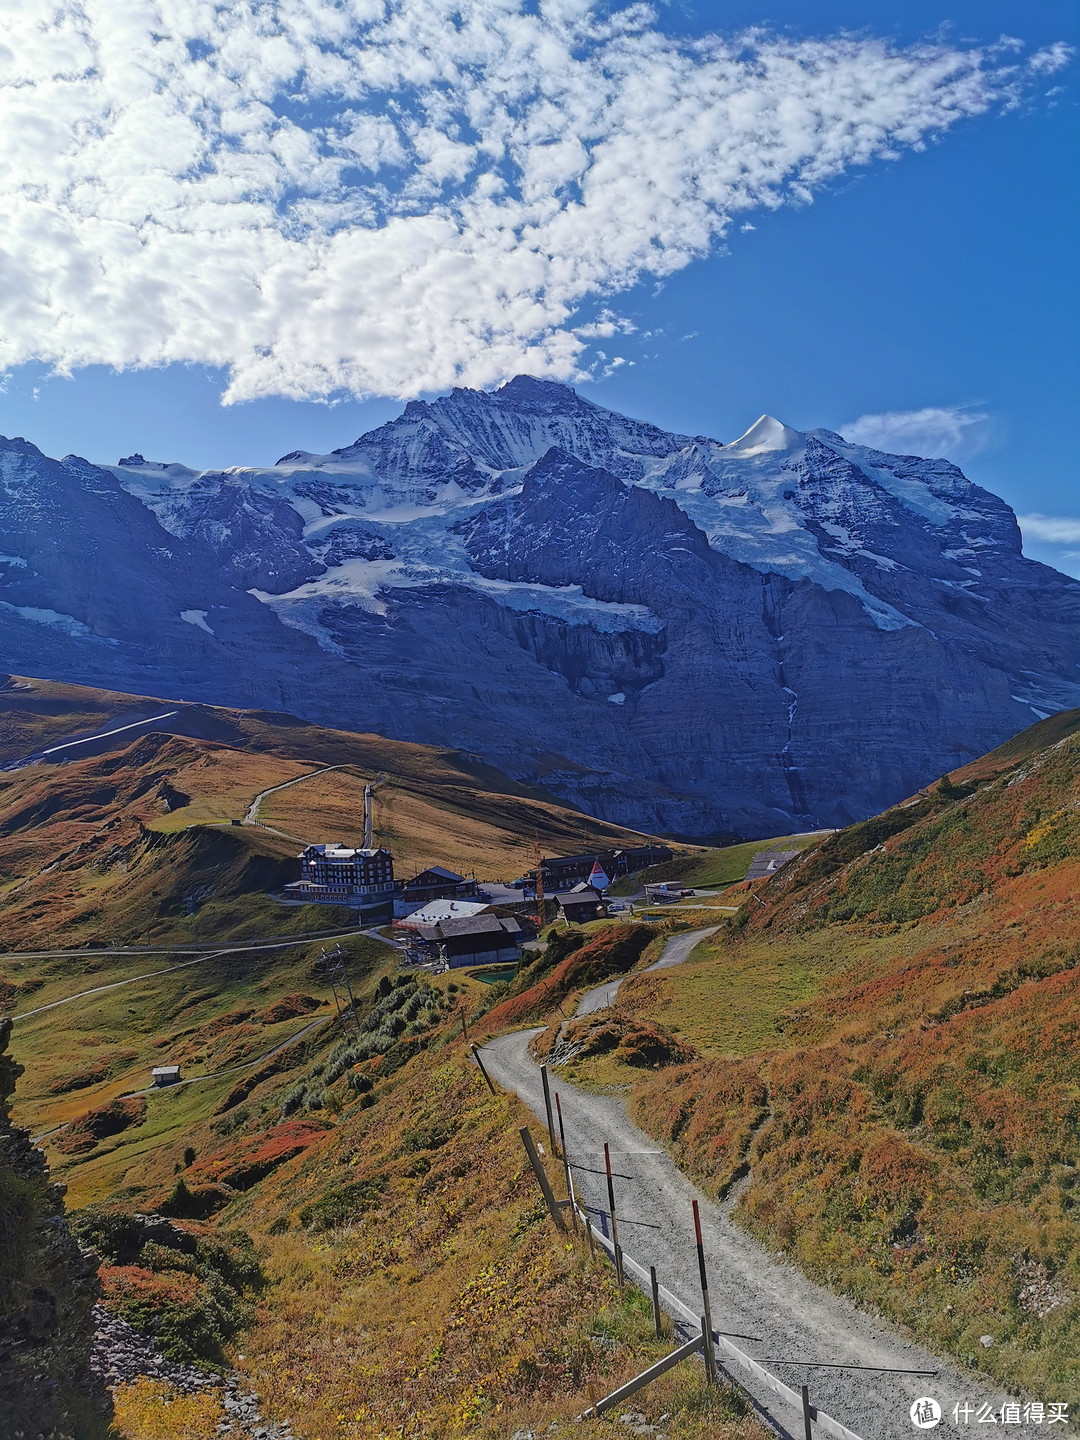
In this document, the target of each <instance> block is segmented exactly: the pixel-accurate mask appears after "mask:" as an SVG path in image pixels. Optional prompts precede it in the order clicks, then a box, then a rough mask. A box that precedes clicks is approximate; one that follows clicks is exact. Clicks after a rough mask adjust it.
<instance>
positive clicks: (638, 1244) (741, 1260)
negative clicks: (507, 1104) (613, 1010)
mask: <svg viewBox="0 0 1080 1440" xmlns="http://www.w3.org/2000/svg"><path fill="white" fill-rule="evenodd" d="M708 933H711V932H708V931H702V932H695V933H694V934H692V935H682V936H678V937H676V939H675V940H673V941H672V942H671V943H670V944H669V946H668V948H667V950H666V951H665V953H664V956H663V957H662V960H661V962H660V964H661V965H671V964H679V963H681V961H682V960H685V959H686V958H687V956H688V955H689V953H690V951H691V950H692V949H693V947H694V945H695V944H697V943H698V941H700V939H701V938H702V936H703V935H704V934H708ZM654 968H655V967H654ZM610 992H611V983H610V982H609V983H608V984H607V985H602V986H598V987H597V989H596V990H594V991H591V992H589V993H588V994H587V995H586V996H584V997H583V1000H582V1002H581V1005H580V1006H579V1013H586V1014H587V1013H590V1012H591V1011H593V1010H596V1009H601V1008H603V1007H604V1005H606V1004H610V999H608V998H607V996H608V995H609V993H610ZM539 1033H540V1032H539V1031H538V1030H529V1031H523V1032H521V1031H519V1032H518V1033H516V1034H513V1035H504V1036H501V1037H499V1038H498V1039H496V1040H492V1041H490V1042H489V1043H488V1044H487V1045H486V1046H485V1047H484V1049H483V1058H484V1063H485V1065H486V1066H487V1068H488V1070H489V1071H490V1073H491V1075H492V1076H493V1078H494V1079H495V1080H497V1081H498V1082H499V1083H500V1084H501V1085H503V1086H504V1087H505V1088H506V1089H508V1090H513V1091H514V1092H515V1093H516V1094H517V1095H518V1096H520V1098H521V1099H522V1100H523V1101H524V1103H525V1104H526V1105H527V1106H528V1107H529V1109H530V1110H532V1112H533V1114H534V1115H536V1116H537V1117H539V1118H541V1120H542V1117H543V1115H544V1100H543V1090H542V1084H541V1079H540V1068H539V1066H538V1065H537V1064H536V1063H535V1061H534V1060H533V1059H532V1057H531V1056H530V1055H529V1052H528V1047H529V1042H530V1040H531V1039H532V1038H533V1036H534V1035H536V1034H539ZM552 1078H553V1080H554V1086H555V1088H556V1089H557V1090H558V1091H559V1092H560V1095H561V1102H562V1109H563V1116H564V1119H565V1123H566V1136H567V1148H568V1152H569V1156H570V1160H571V1163H572V1166H573V1171H574V1183H575V1186H576V1187H577V1190H578V1196H579V1200H580V1202H581V1203H583V1204H584V1205H587V1206H588V1208H589V1209H590V1210H591V1212H592V1214H593V1219H594V1223H596V1224H597V1225H598V1226H599V1225H600V1224H601V1223H603V1224H604V1225H605V1226H606V1220H605V1221H604V1222H601V1220H600V1215H601V1212H605V1211H606V1208H607V1198H606V1188H605V1182H604V1180H603V1179H602V1173H603V1168H604V1158H603V1152H604V1142H605V1141H606V1142H608V1143H609V1145H610V1147H611V1152H612V1163H613V1166H614V1169H615V1171H616V1175H617V1178H616V1180H615V1206H616V1216H617V1218H618V1222H619V1227H620V1228H619V1241H620V1244H621V1245H622V1248H623V1250H624V1251H625V1252H627V1253H628V1254H630V1255H632V1256H633V1257H634V1258H635V1259H636V1260H637V1261H639V1262H640V1263H641V1264H642V1265H645V1266H649V1265H655V1266H656V1269H657V1272H658V1275H659V1278H660V1282H661V1284H663V1285H665V1286H666V1287H667V1288H668V1290H670V1291H671V1292H673V1294H674V1295H675V1296H676V1297H678V1299H679V1300H681V1301H682V1302H683V1303H684V1305H687V1306H689V1307H690V1309H691V1312H692V1313H694V1314H697V1313H699V1312H700V1290H699V1285H698V1272H697V1258H696V1252H695V1248H694V1232H693V1220H692V1210H691V1204H692V1201H693V1200H694V1199H695V1198H696V1199H697V1201H698V1203H699V1206H700V1209H701V1219H702V1228H703V1233H704V1241H705V1253H706V1259H707V1265H708V1273H709V1289H710V1295H711V1297H712V1316H713V1325H714V1328H715V1329H717V1330H719V1331H723V1332H729V1333H737V1334H740V1335H743V1336H755V1337H758V1338H757V1339H756V1340H753V1341H751V1340H746V1339H742V1340H739V1341H738V1342H737V1343H738V1345H739V1347H740V1348H741V1349H742V1350H743V1351H744V1352H745V1353H746V1354H748V1355H749V1356H750V1357H751V1358H752V1359H754V1360H756V1361H758V1362H759V1363H760V1364H763V1365H766V1367H767V1368H768V1369H769V1370H770V1371H771V1372H772V1373H773V1374H774V1375H777V1376H778V1377H779V1378H780V1379H781V1380H782V1381H784V1382H785V1384H787V1385H788V1386H791V1387H793V1388H794V1389H795V1390H796V1391H797V1390H798V1389H799V1386H800V1385H803V1384H806V1385H809V1387H810V1396H811V1400H812V1402H813V1403H814V1405H816V1406H818V1407H819V1408H820V1409H821V1410H823V1411H825V1412H826V1413H827V1414H829V1415H831V1416H832V1417H833V1418H834V1419H836V1420H838V1421H840V1422H841V1424H843V1425H846V1426H848V1427H849V1428H850V1429H851V1430H852V1431H854V1432H855V1433H856V1434H857V1435H859V1436H861V1437H863V1440H901V1437H909V1440H910V1437H913V1436H915V1435H917V1434H918V1433H919V1430H918V1429H917V1428H916V1427H915V1425H914V1424H913V1423H912V1420H911V1418H910V1408H911V1405H912V1402H913V1401H914V1400H915V1399H917V1398H920V1397H922V1396H931V1397H933V1398H935V1399H936V1400H937V1401H938V1403H939V1404H940V1406H941V1410H942V1419H941V1423H940V1425H939V1426H938V1427H936V1430H935V1434H936V1435H938V1436H941V1435H948V1436H957V1437H959V1436H962V1435H963V1436H969V1437H970V1435H971V1433H972V1429H973V1426H969V1425H967V1424H964V1423H961V1424H960V1425H959V1426H957V1425H956V1424H954V1422H953V1419H952V1412H953V1407H954V1405H956V1404H957V1403H958V1402H959V1403H960V1404H963V1403H964V1402H968V1403H970V1404H971V1405H974V1406H978V1405H981V1404H983V1403H984V1402H989V1403H990V1405H991V1406H992V1408H993V1409H994V1410H996V1411H997V1412H998V1413H999V1414H1000V1407H1001V1404H1002V1402H1003V1400H1004V1398H1005V1397H1004V1396H1002V1395H998V1394H997V1393H995V1392H994V1391H993V1390H992V1389H991V1388H989V1386H988V1385H987V1383H986V1382H985V1381H983V1380H981V1379H979V1378H978V1377H976V1376H974V1375H970V1374H965V1373H961V1372H960V1371H959V1370H957V1369H956V1368H955V1367H953V1366H951V1365H949V1364H947V1363H946V1362H944V1361H942V1360H940V1359H939V1358H938V1357H936V1356H934V1355H932V1354H930V1352H929V1351H927V1350H925V1349H923V1348H922V1347H921V1346H919V1345H917V1344H915V1343H914V1342H912V1341H910V1340H908V1339H906V1338H905V1337H904V1336H903V1335H901V1334H900V1332H899V1331H898V1330H896V1329H894V1328H892V1327H891V1326H889V1325H888V1324H887V1323H885V1322H883V1321H880V1320H875V1319H874V1318H872V1317H871V1316H870V1315H868V1314H865V1313H863V1312H862V1311H859V1310H857V1309H856V1308H855V1306H854V1305H852V1304H850V1303H849V1302H848V1301H846V1300H844V1299H843V1298H841V1297H839V1296H837V1295H833V1294H831V1293H830V1292H829V1291H827V1290H824V1289H822V1288H821V1287H820V1286H818V1285H815V1284H814V1283H813V1282H811V1281H810V1280H808V1279H806V1277H805V1276H803V1275H802V1274H801V1273H800V1272H799V1271H798V1270H796V1269H795V1268H794V1266H792V1265H789V1264H787V1263H785V1262H784V1261H782V1260H780V1259H778V1258H777V1257H776V1256H775V1255H773V1254H771V1253H769V1252H768V1251H767V1250H765V1249H764V1248H763V1247H762V1246H760V1245H759V1244H757V1242H756V1241H754V1240H753V1239H751V1237H750V1236H749V1235H748V1234H746V1232H745V1231H743V1230H740V1229H739V1228H738V1227H737V1226H736V1225H735V1224H734V1223H733V1222H732V1220H731V1215H730V1210H731V1206H732V1203H733V1202H732V1201H730V1200H729V1201H727V1202H725V1203H723V1204H720V1205H718V1204H715V1203H714V1202H713V1201H711V1200H709V1199H708V1198H707V1197H706V1196H705V1195H704V1194H703V1193H702V1192H701V1191H699V1190H698V1189H696V1187H695V1186H694V1185H693V1184H692V1183H691V1182H690V1181H689V1180H688V1179H687V1178H686V1176H685V1175H683V1174H682V1172H681V1171H680V1170H679V1169H678V1168H677V1167H676V1166H675V1164H674V1163H673V1162H672V1160H671V1158H670V1157H669V1156H668V1154H667V1153H666V1151H663V1150H661V1149H659V1148H658V1146H657V1143H656V1141H654V1140H653V1139H651V1137H649V1136H648V1135H646V1134H644V1133H643V1132H642V1131H641V1130H639V1129H638V1128H637V1127H636V1126H635V1125H633V1124H631V1122H630V1121H629V1120H628V1119H627V1116H626V1110H625V1107H624V1105H623V1102H622V1101H621V1100H620V1099H618V1098H617V1097H615V1096H600V1095H593V1094H589V1093H588V1092H586V1091H584V1090H581V1089H578V1088H576V1087H574V1086H571V1085H568V1084H567V1083H566V1082H565V1080H563V1079H562V1077H558V1078H556V1072H552ZM795 1361H800V1362H810V1363H803V1364H795V1363H793V1362H795ZM841 1366H850V1367H855V1366H864V1367H881V1368H880V1369H872V1368H867V1369H861V1370H860V1369H854V1368H850V1369H845V1368H829V1367H841ZM731 1370H732V1374H733V1375H735V1376H736V1378H738V1379H739V1381H740V1383H742V1384H745V1386H746V1388H747V1389H748V1390H749V1391H750V1392H751V1394H753V1395H754V1398H755V1399H756V1400H757V1401H758V1402H759V1403H760V1404H762V1405H763V1406H764V1407H765V1408H766V1409H768V1410H769V1412H770V1413H771V1414H772V1415H774V1416H776V1417H777V1418H778V1419H779V1420H780V1421H781V1422H782V1423H783V1424H784V1425H785V1426H786V1427H788V1428H789V1429H790V1430H792V1431H794V1432H797V1433H798V1434H799V1436H800V1437H801V1435H802V1418H801V1415H797V1414H796V1413H795V1412H794V1411H792V1410H790V1409H787V1408H786V1407H785V1406H783V1405H782V1404H781V1402H779V1401H778V1400H777V1398H776V1397H775V1396H772V1395H770V1394H769V1392H768V1391H767V1390H766V1389H764V1388H763V1387H762V1386H761V1384H760V1383H759V1382H758V1381H756V1380H755V1379H753V1377H748V1376H747V1374H746V1373H743V1372H741V1371H740V1370H739V1369H738V1368H737V1367H736V1366H735V1365H734V1364H732V1366H731ZM890 1370H891V1371H904V1370H907V1371H923V1372H926V1371H932V1372H936V1374H935V1375H934V1376H933V1377H932V1378H926V1377H922V1376H919V1375H913V1374H898V1373H888V1372H889V1371H890ZM1045 1398H1046V1399H1054V1398H1057V1397H1052V1396H1047V1397H1045ZM1010 1433H1011V1434H1013V1435H1023V1436H1025V1437H1028V1436H1034V1435H1036V1434H1038V1433H1041V1429H1036V1428H1035V1427H1029V1426H1025V1425H1017V1426H1015V1427H1014V1428H1013V1427H1011V1428H1010ZM819 1434H823V1431H821V1429H820V1427H819V1426H818V1425H816V1424H815V1426H814V1435H815V1437H817V1436H818V1435H819Z"/></svg>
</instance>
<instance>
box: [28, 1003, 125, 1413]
mask: <svg viewBox="0 0 1080 1440" xmlns="http://www.w3.org/2000/svg"><path fill="white" fill-rule="evenodd" d="M10 1034H11V1021H10V1020H0V1238H2V1243H0V1435H3V1436H4V1437H5V1440H8V1437H10V1440H19V1437H26V1440H32V1437H38V1436H44V1437H45V1440H105V1437H106V1435H107V1434H108V1431H109V1422H110V1418H111V1415H112V1405H111V1402H110V1400H109V1396H108V1392H107V1391H106V1389H105V1387H104V1385H103V1384H102V1382H101V1380H100V1378H99V1377H97V1376H96V1375H95V1374H94V1373H93V1372H92V1369H91V1351H92V1347H93V1341H94V1314H93V1310H94V1303H95V1301H96V1300H97V1298H98V1294H99V1293H100V1288H101V1287H100V1285H99V1283H98V1279H97V1267H98V1261H97V1257H96V1256H94V1255H93V1254H91V1253H90V1252H89V1251H87V1250H83V1249H82V1248H81V1247H80V1246H79V1244H78V1243H77V1242H76V1240H75V1238H74V1236H73V1235H72V1234H71V1231H70V1230H69V1229H68V1226H67V1221H66V1219H65V1218H64V1200H63V1193H64V1192H63V1188H62V1187H61V1186H59V1185H53V1184H50V1182H49V1175H48V1170H47V1169H46V1166H45V1157H44V1155H43V1154H42V1153H41V1151H40V1150H36V1149H35V1148H34V1147H33V1146H32V1145H31V1144H30V1139H29V1136H28V1135H27V1133H26V1131H25V1130H21V1129H19V1128H18V1127H17V1126H14V1125H12V1124H11V1120H10V1098H11V1095H12V1093H13V1092H14V1089H15V1082H16V1080H17V1079H18V1077H19V1076H20V1075H21V1074H22V1066H21V1065H17V1064H16V1063H15V1061H14V1060H12V1059H11V1057H10V1056H9V1055H8V1054H7V1045H8V1039H9V1036H10Z"/></svg>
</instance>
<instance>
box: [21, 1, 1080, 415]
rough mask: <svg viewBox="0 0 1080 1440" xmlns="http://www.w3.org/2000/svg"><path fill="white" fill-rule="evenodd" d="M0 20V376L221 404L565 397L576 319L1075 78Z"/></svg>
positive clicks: (156, 7)
mask: <svg viewBox="0 0 1080 1440" xmlns="http://www.w3.org/2000/svg"><path fill="white" fill-rule="evenodd" d="M0 14H2V16H3V22H4V23H3V30H2V31H0V133H3V135H4V145H3V147H2V149H0V337H2V338H0V370H3V369H5V368H8V367H10V366H13V365H16V364H19V363H22V362H25V361H27V360H31V359H39V360H45V361H47V362H51V363H52V364H54V365H55V366H56V367H57V368H58V369H60V370H70V369H72V368H74V367H77V366H80V365H86V364H92V363H103V364H108V365H115V366H129V365H155V364H163V363H167V362H174V361H194V362H199V363H204V364H209V365H215V366H216V365H220V366H225V367H227V368H228V369H229V371H230V374H231V384H230V387H229V391H228V395H227V398H230V399H234V400H238V399H246V398H250V397H253V396H257V395H267V394H280V395H290V396H297V397H301V396H308V397H311V396H321V395H328V394H332V393H334V392H335V391H339V390H342V389H345V390H351V391H353V392H355V393H357V394H367V393H381V394H388V395H395V396H398V397H407V396H411V395H415V394H417V393H420V392H422V391H425V390H433V389H441V388H443V387H445V386H447V385H449V384H452V383H462V382H463V383H468V384H473V385H486V384H489V383H492V382H494V381H497V380H500V379H502V378H504V377H505V376H506V375H508V374H510V373H513V372H514V371H517V370H527V371H531V372H532V373H535V374H548V375H555V376H560V377H568V376H572V375H574V374H575V373H577V372H578V371H579V369H580V368H581V364H582V360H581V357H582V352H583V350H584V348H585V346H586V344H587V343H588V340H589V335H590V331H589V325H590V323H607V322H605V321H601V322H595V317H594V316H593V315H592V314H591V312H590V307H591V306H592V305H594V304H596V305H602V304H603V302H604V300H605V299H608V298H610V297H611V296H612V295H614V294H616V293H618V292H619V291H620V290H622V289H625V288H626V287H627V286H629V285H631V284H632V283H634V282H635V281H637V280H639V279H642V278H644V277H653V278H655V279H659V280H662V278H663V277H664V276H665V275H668V274H671V273H672V272H674V271H675V270H678V269H680V268H681V267H682V266H685V265H686V264H688V263H689V262H690V261H691V260H693V259H694V258H695V257H697V256H701V255H704V254H706V253H707V252H708V251H709V250H710V248H712V247H713V246H714V245H715V244H716V242H717V241H718V240H719V239H720V237H722V236H723V235H724V233H725V231H726V230H727V229H728V228H729V226H730V225H731V224H732V223H733V221H739V222H741V221H742V219H743V217H744V216H745V214H746V213H747V212H749V211H752V210H754V209H755V208H762V207H764V208H775V207H776V206H779V205H782V204H785V203H791V202H805V201H807V200H809V199H810V198H811V196H812V194H813V192H814V190H815V189H816V188H817V187H819V186H820V185H821V184H822V183H824V182H826V181H828V180H830V179H832V178H834V177H835V176H837V175H840V174H841V173H843V172H844V171H845V170H847V169H849V168H850V167H851V166H856V165H866V164H868V163H870V162H871V161H873V160H875V159H878V158H882V157H890V158H891V157H894V156H895V155H897V154H898V153H899V152H900V151H901V150H902V149H903V148H905V147H919V146H921V145H924V144H925V143H927V141H929V140H931V139H933V138H934V137H935V136H938V135H940V134H941V133H942V132H944V131H945V130H947V129H948V128H949V127H950V126H952V125H953V124H955V123H956V122H957V121H958V120H961V119H962V118H964V117H967V116H972V115H978V114H981V113H983V112H985V111H987V110H988V109H990V108H991V107H994V106H996V105H1001V104H1011V103H1014V102H1015V100H1016V98H1017V96H1018V95H1019V94H1021V93H1022V92H1023V87H1024V86H1025V85H1027V84H1029V83H1033V82H1032V77H1036V76H1037V77H1042V76H1045V75H1049V74H1051V73H1053V72H1054V71H1056V70H1058V69H1060V68H1061V67H1062V65H1064V64H1065V63H1066V61H1067V59H1068V53H1067V51H1065V50H1064V48H1062V47H1058V48H1054V47H1051V48H1050V49H1048V50H1045V51H1040V52H1038V54H1037V55H1036V56H1034V57H1033V58H1032V59H1030V60H1028V61H1027V62H1026V64H1025V63H1024V62H1023V61H1022V60H1019V59H1016V58H1015V56H1014V55H1013V54H1012V53H1011V51H1008V50H1007V49H1001V48H991V49H987V50H980V49H976V48H968V49H962V48H957V47H951V46H949V45H946V44H926V45H920V46H917V47H912V48H908V49H898V48H895V47H892V46H890V45H889V44H887V43H886V42H883V41H878V40H874V39H867V38H852V37H850V36H841V37H838V38H834V39H828V40H806V41H792V40H788V39H785V38H780V37H776V36H773V35H770V34H768V33H766V32H761V31H755V32H749V33H747V34H743V35H739V36H735V37H733V38H730V39H723V38H717V37H706V38H705V39H703V40H695V41H685V42H681V41H679V40H678V39H674V38H671V37H669V36H666V35H663V34H661V33H660V32H659V31H658V30H656V29H655V28H653V20H652V12H651V11H650V10H649V9H648V8H647V7H645V6H642V5H633V6H631V7H630V8H629V9H626V10H623V11H621V12H617V13H615V14H614V15H611V14H608V15H607V16H606V17H605V18H602V19H601V18H599V16H598V14H596V13H594V12H593V10H592V8H591V7H590V5H589V3H588V0H539V3H538V4H535V3H532V0H248V3H245V4H243V5H221V4H218V3H216V0H0ZM1039 83H1041V80H1040V82H1039ZM583 312H584V313H583Z"/></svg>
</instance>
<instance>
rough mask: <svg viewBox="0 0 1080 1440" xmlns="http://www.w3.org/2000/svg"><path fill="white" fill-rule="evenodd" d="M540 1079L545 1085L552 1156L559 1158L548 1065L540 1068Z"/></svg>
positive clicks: (545, 1107) (545, 1102)
mask: <svg viewBox="0 0 1080 1440" xmlns="http://www.w3.org/2000/svg"><path fill="white" fill-rule="evenodd" d="M540 1079H541V1080H542V1081H543V1083H544V1109H545V1110H546V1111H547V1130H548V1139H549V1140H550V1141H551V1154H552V1157H553V1159H555V1160H557V1159H558V1158H559V1147H558V1146H557V1145H556V1144H555V1122H554V1119H553V1118H552V1114H551V1089H550V1087H549V1085H548V1071H547V1066H546V1065H541V1066H540Z"/></svg>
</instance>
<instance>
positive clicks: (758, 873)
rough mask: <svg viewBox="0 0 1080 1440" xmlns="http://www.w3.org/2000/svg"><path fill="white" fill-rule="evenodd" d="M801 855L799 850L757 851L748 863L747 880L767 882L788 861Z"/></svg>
mask: <svg viewBox="0 0 1080 1440" xmlns="http://www.w3.org/2000/svg"><path fill="white" fill-rule="evenodd" d="M801 854H802V851H801V850H759V851H758V852H757V854H756V855H755V856H754V858H753V860H751V861H750V869H749V870H747V872H746V879H747V880H768V879H769V878H770V877H771V876H773V875H775V874H776V872H777V870H780V869H781V868H782V867H783V866H784V865H786V864H787V863H788V861H789V860H794V859H796V858H797V857H798V856H799V855H801Z"/></svg>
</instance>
